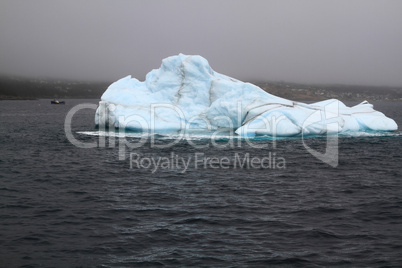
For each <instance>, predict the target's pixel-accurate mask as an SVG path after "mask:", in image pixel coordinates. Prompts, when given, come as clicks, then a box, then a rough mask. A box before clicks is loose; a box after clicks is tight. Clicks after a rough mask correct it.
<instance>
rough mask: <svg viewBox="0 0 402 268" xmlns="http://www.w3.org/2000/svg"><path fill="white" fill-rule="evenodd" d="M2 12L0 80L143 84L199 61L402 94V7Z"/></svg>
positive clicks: (273, 77) (355, 4)
mask: <svg viewBox="0 0 402 268" xmlns="http://www.w3.org/2000/svg"><path fill="white" fill-rule="evenodd" d="M87 3H89V4H87V5H85V6H82V4H81V3H80V2H78V1H72V2H57V3H56V2H48V1H42V0H40V1H35V2H19V1H17V2H16V1H2V2H1V3H0V36H1V40H2V45H1V46H0V59H1V64H0V74H1V75H11V76H18V77H28V78H38V79H42V78H46V79H50V78H54V79H66V80H77V81H116V80H118V79H120V78H123V77H125V76H127V75H131V76H132V77H134V78H137V79H139V80H140V81H143V80H144V79H145V75H146V74H147V73H148V72H150V71H151V70H152V69H157V68H159V67H160V65H161V61H162V59H164V58H166V57H169V56H173V55H177V54H179V53H183V54H187V55H200V56H202V57H204V58H206V59H207V60H208V61H209V64H210V66H211V67H212V68H213V69H214V70H215V71H217V72H219V73H222V74H225V75H228V76H231V77H234V78H236V79H239V80H243V81H249V82H266V81H278V82H279V81H283V82H287V83H303V84H342V85H367V86H371V85H373V86H402V76H401V75H400V74H401V73H402V53H401V50H400V48H401V47H402V27H401V25H402V18H401V16H400V14H399V13H400V12H399V11H400V10H402V2H398V1H364V0H358V1H336V2H330V1H301V2H291V1H262V0H261V1H248V2H246V1H228V0H227V1H219V2H212V1H202V2H200V1H191V2H189V1H178V0H175V1H169V2H166V1H165V2H163V1H152V0H151V1H147V2H143V1H113V2H109V1H88V2H87Z"/></svg>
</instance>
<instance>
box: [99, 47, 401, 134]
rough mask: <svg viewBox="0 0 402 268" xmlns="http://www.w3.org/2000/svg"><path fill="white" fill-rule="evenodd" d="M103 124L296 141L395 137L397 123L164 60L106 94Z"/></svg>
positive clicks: (187, 62)
mask: <svg viewBox="0 0 402 268" xmlns="http://www.w3.org/2000/svg"><path fill="white" fill-rule="evenodd" d="M95 124H96V125H97V126H100V127H108V128H110V127H112V128H113V127H114V128H123V129H130V130H134V131H142V132H152V133H177V132H182V131H187V132H211V131H217V130H218V131H220V130H229V131H232V133H236V134H237V135H239V136H245V137H254V136H260V135H268V136H273V137H289V136H297V135H321V134H327V133H329V134H331V133H342V132H350V133H353V132H362V131H393V130H397V128H398V126H397V124H396V123H395V121H394V120H392V119H391V118H388V117H386V116H385V115H384V114H383V113H381V112H379V111H376V110H374V109H373V105H372V104H370V103H368V102H367V101H364V102H362V103H360V104H358V105H356V106H353V107H347V106H346V105H345V104H343V103H342V102H341V101H339V100H336V99H329V100H325V101H320V102H316V103H311V104H306V103H302V102H297V101H291V100H287V99H284V98H280V97H277V96H274V95H272V94H269V93H267V92H266V91H264V90H262V89H261V88H259V87H257V86H255V85H253V84H250V83H245V82H242V81H239V80H237V79H234V78H232V77H229V76H226V75H223V74H220V73H217V72H215V71H214V70H213V69H212V68H211V67H210V65H209V63H208V61H207V60H206V59H205V58H203V57H201V56H189V55H183V54H179V55H177V56H172V57H168V58H166V59H164V60H163V61H162V65H161V66H160V68H159V69H155V70H152V71H151V72H149V73H148V74H147V75H146V79H145V81H143V82H141V81H139V80H137V79H135V78H132V77H131V76H127V77H124V78H122V79H120V80H118V81H116V82H114V83H113V84H111V85H110V86H109V87H108V89H107V90H106V91H105V92H104V94H103V95H102V97H101V101H100V102H99V107H98V109H97V110H96V114H95Z"/></svg>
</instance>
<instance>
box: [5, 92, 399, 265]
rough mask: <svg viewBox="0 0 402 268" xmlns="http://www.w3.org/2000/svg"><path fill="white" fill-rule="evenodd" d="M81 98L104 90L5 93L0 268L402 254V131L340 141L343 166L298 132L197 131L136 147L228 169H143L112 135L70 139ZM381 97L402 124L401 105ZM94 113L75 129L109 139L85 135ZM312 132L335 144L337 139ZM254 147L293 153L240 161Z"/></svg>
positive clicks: (259, 154) (278, 261) (382, 106)
mask: <svg viewBox="0 0 402 268" xmlns="http://www.w3.org/2000/svg"><path fill="white" fill-rule="evenodd" d="M84 102H85V103H87V102H91V103H97V102H98V100H92V101H89V100H67V104H66V105H51V104H50V101H49V100H40V101H0V267H19V266H21V267H80V266H81V267H136V266H152V267H153V266H162V265H165V266H172V267H177V266H205V267H247V266H249V267H266V266H278V267H322V266H336V267H339V266H346V267H350V266H353V267H400V266H401V265H402V171H401V163H402V162H401V161H402V133H401V131H398V132H396V133H392V134H387V135H372V136H369V137H364V136H362V137H353V138H352V137H343V138H340V140H339V165H338V166H337V167H336V168H333V167H331V166H329V165H328V164H325V163H323V162H322V161H320V160H318V159H316V158H315V157H314V156H313V155H311V154H310V153H309V152H308V151H307V150H306V149H305V147H304V146H303V143H302V141H301V140H300V139H284V140H278V141H277V142H276V145H275V146H274V145H273V143H272V141H269V140H261V141H256V142H255V144H258V145H269V146H268V148H265V149H256V148H253V147H252V146H250V145H249V144H247V143H242V144H241V146H240V147H237V146H234V147H233V148H231V147H230V146H226V147H225V148H216V147H214V146H210V147H209V148H207V149H196V148H194V146H192V145H191V144H189V143H188V142H186V141H182V142H179V143H178V144H176V145H174V146H173V147H170V148H164V149H161V148H153V147H155V146H152V144H151V143H150V142H146V143H145V144H144V145H143V146H142V147H140V148H136V149H128V148H127V149H126V152H125V156H129V153H135V154H136V156H138V157H141V159H142V158H147V159H152V158H153V159H158V157H165V158H166V159H171V157H172V153H173V154H174V155H173V159H176V157H177V161H179V160H180V159H187V160H188V159H194V158H195V154H197V153H199V154H203V156H205V157H210V158H213V157H216V158H218V159H223V158H228V159H229V163H227V165H226V166H225V168H214V167H215V166H214V165H212V166H211V165H207V166H206V167H205V168H204V167H203V166H201V167H199V166H196V163H195V162H194V161H193V160H191V161H189V163H190V165H189V167H188V169H187V170H186V172H184V173H183V168H182V166H180V165H171V166H169V167H167V168H164V169H162V168H160V169H158V170H156V171H155V172H154V173H152V170H151V169H149V168H148V169H147V168H144V167H143V166H146V165H148V164H149V163H147V162H146V161H145V160H144V162H142V164H143V166H139V167H138V166H135V164H134V166H133V168H130V161H129V159H128V158H127V159H126V160H119V149H118V147H115V148H111V147H110V146H108V144H109V143H108V142H109V141H110V140H108V139H107V142H106V145H107V146H106V147H103V148H102V147H95V148H89V149H82V148H77V147H75V146H74V145H72V144H71V143H70V142H69V141H68V139H67V138H66V135H65V132H64V120H65V116H66V114H67V112H68V111H69V110H70V109H71V108H72V107H73V106H74V105H76V104H79V103H84ZM39 104H40V105H39ZM347 104H353V103H347ZM374 105H375V109H377V110H379V111H382V112H384V113H385V114H386V115H387V116H389V117H391V118H393V119H395V120H396V121H397V123H398V125H399V126H400V127H401V126H402V104H401V103H392V102H389V103H387V102H377V103H374ZM93 118H94V110H91V109H86V110H82V111H80V112H79V113H77V114H76V115H75V116H74V117H73V133H74V136H75V138H76V139H78V140H79V141H81V142H85V143H90V142H96V141H98V140H99V137H98V136H96V135H88V134H83V133H82V132H85V133H97V130H96V129H95V128H94V123H93ZM80 133H81V134H80ZM127 140H128V141H130V142H132V143H136V142H138V138H128V139H127ZM169 142H170V140H166V139H157V140H156V143H157V145H163V144H167V143H169ZM194 143H195V144H197V145H205V144H208V142H206V141H205V140H198V141H194ZM218 143H219V142H218ZM306 143H307V144H308V145H309V146H310V147H311V148H315V149H316V150H318V151H324V150H325V146H326V139H324V138H318V137H317V138H309V139H307V140H306ZM112 144H113V143H112ZM116 144H117V141H116ZM219 144H220V145H224V144H225V141H221V142H220V143H219ZM222 147H223V146H222ZM247 153H249V155H250V158H252V157H254V158H257V159H261V158H263V157H267V155H269V153H271V156H274V153H275V158H276V160H277V161H279V160H284V161H285V162H283V163H282V164H283V165H279V166H275V165H272V167H271V168H269V167H268V168H263V167H260V168H254V167H249V168H247V166H243V167H240V166H235V165H234V164H233V163H234V162H233V161H235V160H236V155H237V156H239V157H244V156H245V155H246V154H247ZM271 160H272V161H273V158H272V159H271ZM178 163H180V162H178ZM131 164H133V163H131ZM271 164H272V163H271Z"/></svg>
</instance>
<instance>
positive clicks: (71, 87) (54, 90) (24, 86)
mask: <svg viewBox="0 0 402 268" xmlns="http://www.w3.org/2000/svg"><path fill="white" fill-rule="evenodd" d="M110 84H112V82H108V81H104V82H82V81H62V80H42V79H27V78H15V77H2V76H0V100H37V99H55V98H56V99H100V97H101V96H102V94H103V93H104V92H105V90H106V89H107V88H108V86H109V85H110ZM252 84H254V85H257V86H259V87H260V88H262V89H263V90H265V91H266V92H268V93H270V94H272V95H275V96H278V97H282V98H285V99H290V100H305V101H321V100H326V99H338V100H340V101H360V102H361V101H364V100H367V101H369V102H370V101H392V102H395V101H397V102H402V87H385V86H356V85H349V86H348V85H320V84H317V85H309V84H298V83H287V82H253V83H252Z"/></svg>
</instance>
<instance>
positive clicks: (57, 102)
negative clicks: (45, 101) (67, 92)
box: [50, 100, 66, 104]
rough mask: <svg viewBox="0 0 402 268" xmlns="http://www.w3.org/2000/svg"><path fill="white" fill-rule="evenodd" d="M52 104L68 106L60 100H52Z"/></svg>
mask: <svg viewBox="0 0 402 268" xmlns="http://www.w3.org/2000/svg"><path fill="white" fill-rule="evenodd" d="M50 103H51V104H66V102H65V101H58V100H52V101H50Z"/></svg>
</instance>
